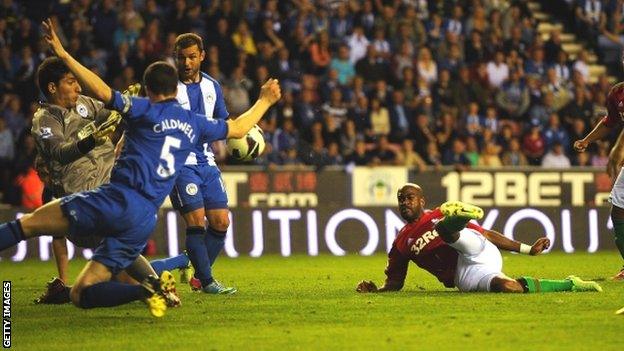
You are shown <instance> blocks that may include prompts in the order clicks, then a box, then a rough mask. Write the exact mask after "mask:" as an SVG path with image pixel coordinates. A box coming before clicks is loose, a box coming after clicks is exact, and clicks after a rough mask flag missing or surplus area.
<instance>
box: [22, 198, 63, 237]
mask: <svg viewBox="0 0 624 351" xmlns="http://www.w3.org/2000/svg"><path fill="white" fill-rule="evenodd" d="M20 223H21V224H22V230H23V231H24V236H25V237H26V238H32V237H35V236H39V235H52V236H65V233H67V232H68V231H69V220H68V219H67V218H65V215H64V214H63V211H62V210H61V200H60V199H57V200H53V201H50V202H48V203H47V204H45V205H43V206H41V207H39V208H38V209H36V210H35V211H34V212H31V213H27V214H25V215H23V216H22V218H20Z"/></svg>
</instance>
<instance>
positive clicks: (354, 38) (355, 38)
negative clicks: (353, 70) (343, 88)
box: [347, 26, 369, 64]
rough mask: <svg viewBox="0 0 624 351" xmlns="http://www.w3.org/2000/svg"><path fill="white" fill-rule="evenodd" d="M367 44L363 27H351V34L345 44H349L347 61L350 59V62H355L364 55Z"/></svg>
mask: <svg viewBox="0 0 624 351" xmlns="http://www.w3.org/2000/svg"><path fill="white" fill-rule="evenodd" d="M368 44H369V41H368V39H367V38H366V36H365V35H364V28H362V26H355V27H353V34H351V35H350V36H349V39H348V40H347V45H349V49H350V55H349V61H351V63H352V64H355V63H356V62H358V61H359V60H360V59H362V58H364V56H366V50H367V48H368Z"/></svg>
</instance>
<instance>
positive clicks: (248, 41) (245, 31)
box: [232, 21, 258, 56]
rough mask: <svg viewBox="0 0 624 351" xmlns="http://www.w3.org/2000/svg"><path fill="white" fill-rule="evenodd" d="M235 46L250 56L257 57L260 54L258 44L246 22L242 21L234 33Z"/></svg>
mask: <svg viewBox="0 0 624 351" xmlns="http://www.w3.org/2000/svg"><path fill="white" fill-rule="evenodd" d="M232 42H233V43H234V46H235V47H236V48H237V49H238V50H241V51H243V52H246V53H247V54H249V55H252V56H255V55H256V54H257V53H258V49H257V48H256V43H255V41H254V39H253V36H252V33H250V32H249V25H248V24H247V22H246V21H240V22H239V23H238V26H237V27H236V30H235V31H234V33H232Z"/></svg>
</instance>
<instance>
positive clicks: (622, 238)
mask: <svg viewBox="0 0 624 351" xmlns="http://www.w3.org/2000/svg"><path fill="white" fill-rule="evenodd" d="M613 234H614V235H615V246H617V248H618V250H619V251H620V256H622V258H624V220H621V219H620V220H613Z"/></svg>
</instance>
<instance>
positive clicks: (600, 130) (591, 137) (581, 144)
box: [574, 119, 611, 152]
mask: <svg viewBox="0 0 624 351" xmlns="http://www.w3.org/2000/svg"><path fill="white" fill-rule="evenodd" d="M610 131H611V128H609V127H607V125H606V124H605V123H604V120H602V119H601V120H600V122H598V124H596V126H595V127H594V129H592V131H591V132H589V134H587V135H586V136H585V138H583V139H581V140H577V141H575V142H574V150H576V151H577V152H584V151H585V149H587V147H588V146H589V144H591V143H593V142H594V141H596V140H600V139H602V138H604V137H606V136H607V134H609V132H610Z"/></svg>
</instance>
